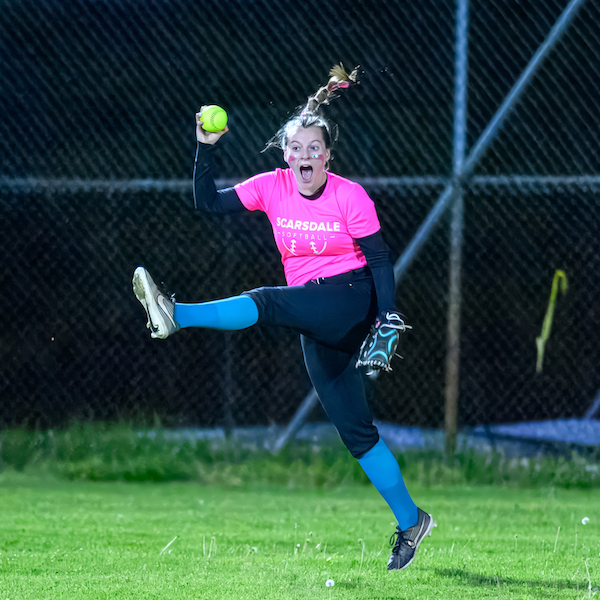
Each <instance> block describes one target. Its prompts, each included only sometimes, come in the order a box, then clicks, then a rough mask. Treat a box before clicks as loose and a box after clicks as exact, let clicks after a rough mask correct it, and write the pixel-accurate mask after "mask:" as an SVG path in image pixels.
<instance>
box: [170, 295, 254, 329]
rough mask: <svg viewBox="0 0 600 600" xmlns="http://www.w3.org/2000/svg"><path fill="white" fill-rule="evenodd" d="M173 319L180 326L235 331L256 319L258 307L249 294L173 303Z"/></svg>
mask: <svg viewBox="0 0 600 600" xmlns="http://www.w3.org/2000/svg"><path fill="white" fill-rule="evenodd" d="M175 321H176V323H178V324H179V326H180V327H182V328H183V327H207V328H210V329H222V330H225V331H235V330H238V329H246V327H250V326H251V325H254V324H255V323H256V322H257V321H258V308H257V307H256V303H255V302H254V300H252V298H250V296H235V297H233V298H225V299H224V300H214V301H212V302H201V303H199V304H182V303H181V302H176V303H175Z"/></svg>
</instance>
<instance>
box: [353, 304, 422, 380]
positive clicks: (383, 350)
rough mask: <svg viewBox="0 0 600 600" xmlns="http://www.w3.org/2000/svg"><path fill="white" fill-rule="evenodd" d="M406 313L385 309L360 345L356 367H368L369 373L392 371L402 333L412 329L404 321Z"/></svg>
mask: <svg viewBox="0 0 600 600" xmlns="http://www.w3.org/2000/svg"><path fill="white" fill-rule="evenodd" d="M403 317H404V315H402V314H401V313H399V312H396V311H393V310H384V311H382V312H381V313H379V315H378V316H377V318H376V319H375V323H374V324H373V325H372V326H371V331H370V332H369V335H367V337H366V339H365V341H364V342H363V343H362V346H361V347H360V352H359V353H358V360H357V361H356V368H358V367H368V369H369V371H368V372H367V375H371V374H372V373H373V372H375V371H378V370H383V371H391V370H392V367H391V366H390V363H391V361H392V358H393V357H394V355H395V354H396V348H397V347H398V341H399V339H400V334H401V333H402V332H404V331H406V330H407V329H412V327H411V326H410V325H407V324H406V323H405V322H404V318H403Z"/></svg>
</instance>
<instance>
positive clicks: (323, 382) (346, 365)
mask: <svg viewBox="0 0 600 600" xmlns="http://www.w3.org/2000/svg"><path fill="white" fill-rule="evenodd" d="M302 350H303V353H304V360H305V363H306V368H307V371H308V374H309V376H310V379H311V382H312V384H313V385H314V387H315V390H316V391H317V394H318V395H319V400H320V401H321V404H322V406H323V409H324V410H325V412H326V413H327V416H328V417H329V419H330V420H331V422H332V423H333V424H334V425H335V427H336V429H337V430H338V433H339V434H340V437H341V439H342V441H343V442H344V444H345V445H346V447H347V448H348V450H349V451H350V453H351V454H352V455H353V456H354V457H356V458H360V457H361V456H363V455H364V454H365V452H367V451H368V450H370V449H371V448H372V447H373V446H374V445H375V444H376V443H377V442H378V441H379V434H378V432H377V428H376V427H375V425H373V414H372V412H371V408H370V406H369V403H368V401H367V396H366V390H365V382H364V372H363V370H362V369H356V368H355V363H356V354H351V353H348V352H344V351H341V350H336V349H334V348H329V347H327V346H324V345H322V344H319V343H318V342H316V341H314V340H312V339H310V338H307V337H305V336H303V337H302Z"/></svg>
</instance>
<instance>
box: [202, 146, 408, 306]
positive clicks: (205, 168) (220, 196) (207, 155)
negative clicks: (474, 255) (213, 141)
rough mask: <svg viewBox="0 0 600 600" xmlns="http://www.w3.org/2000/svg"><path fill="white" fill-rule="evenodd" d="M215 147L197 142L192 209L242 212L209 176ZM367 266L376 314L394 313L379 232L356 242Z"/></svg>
mask: <svg viewBox="0 0 600 600" xmlns="http://www.w3.org/2000/svg"><path fill="white" fill-rule="evenodd" d="M214 149H215V146H210V145H206V144H200V143H198V145H197V148H196V160H195V162H194V206H195V207H196V209H197V210H199V211H202V212H210V213H222V214H227V213H236V212H243V211H245V210H247V209H246V207H245V206H244V205H243V204H242V202H241V200H240V198H239V196H238V195H237V192H236V191H235V188H232V187H230V188H225V189H222V190H217V187H216V185H215V181H214V178H213V175H212V157H211V154H212V152H213V151H214ZM356 242H357V244H358V245H359V247H360V249H361V251H362V253H363V254H364V255H365V258H366V259H367V265H368V266H369V269H370V270H371V273H372V275H373V282H374V284H375V293H376V294H377V306H378V309H379V311H380V312H381V311H383V310H393V309H394V307H395V305H396V303H395V289H396V286H395V283H394V270H393V267H392V262H391V260H390V254H389V250H388V247H387V245H386V243H385V241H384V239H383V236H382V234H381V230H379V231H377V232H376V233H374V234H372V235H369V236H366V237H363V238H359V239H356Z"/></svg>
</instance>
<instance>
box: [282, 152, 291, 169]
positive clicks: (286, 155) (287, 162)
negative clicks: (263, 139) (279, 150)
mask: <svg viewBox="0 0 600 600" xmlns="http://www.w3.org/2000/svg"><path fill="white" fill-rule="evenodd" d="M289 156H290V153H289V150H288V149H287V148H286V149H285V150H284V151H283V161H284V162H285V163H286V164H287V165H288V166H289V164H290V163H289V160H288V158H289Z"/></svg>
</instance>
